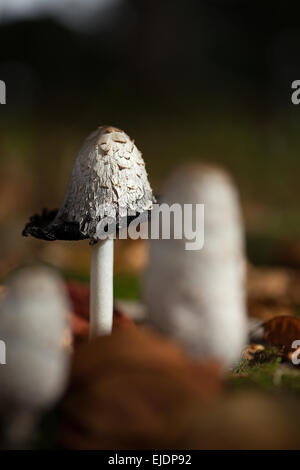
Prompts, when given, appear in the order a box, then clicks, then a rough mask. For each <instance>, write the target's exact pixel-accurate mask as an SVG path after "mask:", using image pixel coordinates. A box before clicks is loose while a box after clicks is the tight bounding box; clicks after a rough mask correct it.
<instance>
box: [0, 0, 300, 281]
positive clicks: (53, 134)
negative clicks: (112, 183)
mask: <svg viewBox="0 0 300 470" xmlns="http://www.w3.org/2000/svg"><path fill="white" fill-rule="evenodd" d="M299 12H300V9H299V7H297V4H296V3H295V4H293V2H283V1H279V2H276V3H271V2H255V1H238V0H187V1H179V0H163V1H159V0H143V1H139V0H76V1H75V0H73V1H72V0H52V1H50V0H47V1H46V0H44V1H42V0H2V1H1V2H0V79H1V80H4V81H5V82H6V86H7V104H6V105H1V106H0V163H1V164H0V198H1V199H0V200H1V205H0V241H1V243H0V278H1V277H3V276H4V275H5V274H6V273H7V272H8V271H9V270H10V269H12V268H13V267H15V266H16V265H17V264H18V263H19V262H20V261H23V260H24V259H27V258H28V257H30V256H35V257H36V256H40V257H41V258H43V259H44V260H46V261H51V262H52V261H53V260H56V261H55V263H54V264H57V265H59V266H60V267H63V268H64V269H65V270H66V271H68V270H71V271H72V270H74V271H76V272H78V273H80V272H81V271H82V272H83V273H84V276H85V275H88V274H87V273H88V259H87V256H86V254H87V250H88V247H87V244H86V243H85V242H83V243H81V244H78V245H77V246H80V247H81V248H80V249H79V248H78V247H77V246H76V247H77V248H76V249H77V252H76V253H77V255H76V257H75V256H74V255H73V252H72V249H73V244H67V243H56V244H55V245H51V244H46V243H41V242H39V241H36V240H30V241H29V240H27V239H22V238H21V235H20V233H21V230H22V228H23V225H24V224H25V222H26V220H27V219H28V217H29V215H31V214H32V213H34V212H36V211H40V209H41V208H43V207H48V208H56V207H58V206H59V204H60V202H61V201H62V197H63V193H64V189H65V187H66V183H67V179H68V175H69V173H70V171H71V167H72V163H73V161H74V158H75V156H76V153H77V151H78V149H79V147H80V145H81V143H82V141H83V139H84V138H85V137H86V135H87V134H88V133H89V132H90V131H92V130H93V129H94V128H96V127H97V126H98V125H101V124H112V125H115V126H118V127H120V128H122V129H124V130H125V131H126V132H128V134H129V135H130V136H131V137H132V138H134V139H135V141H136V143H137V145H138V147H139V148H140V149H141V150H142V152H143V154H144V158H145V160H146V163H147V169H148V172H149V176H150V180H151V182H152V185H153V187H154V190H155V191H157V190H158V189H159V186H160V183H161V182H162V181H163V179H164V178H165V177H166V176H167V175H168V173H169V172H170V171H171V169H172V168H173V167H175V166H176V165H178V164H180V163H183V162H185V161H188V160H191V159H193V160H206V161H212V162H215V163H221V164H223V165H224V166H225V167H226V168H227V169H228V170H229V171H231V172H232V174H233V176H234V177H235V180H236V182H237V184H238V187H239V189H240V192H241V198H242V202H243V208H244V215H245V221H246V227H247V239H248V250H249V256H250V259H251V261H253V262H257V263H272V262H276V263H280V262H283V261H282V260H283V258H284V253H286V252H289V248H288V249H286V246H288V247H290V246H291V244H292V247H293V249H292V251H293V250H294V251H293V253H298V252H299V253H298V255H299V258H297V256H298V255H297V256H296V255H295V256H294V255H293V256H292V257H291V256H290V258H292V260H293V261H292V262H293V263H294V264H295V263H296V264H297V263H299V265H300V261H298V260H300V249H299V244H298V237H299V235H300V216H299V210H298V208H299V204H300V192H299V189H298V188H299V183H298V180H299V168H300V161H299V151H300V133H299V131H298V128H299V125H300V106H299V107H297V106H294V105H293V104H292V103H291V94H292V90H291V83H292V81H293V80H296V79H300V58H299V48H300V25H299ZM286 244H288V245H286ZM46 245H47V246H46ZM50 245H51V246H50ZM82 247H83V248H82ZM278 247H279V248H278ZM80 250H81V251H82V252H81V251H80ZM297 250H298V251H297ZM66 253H67V254H66ZM141 256H142V255H141ZM287 257H288V256H287ZM72 263H73V264H72ZM124 263H125V264H126V259H125V261H124Z"/></svg>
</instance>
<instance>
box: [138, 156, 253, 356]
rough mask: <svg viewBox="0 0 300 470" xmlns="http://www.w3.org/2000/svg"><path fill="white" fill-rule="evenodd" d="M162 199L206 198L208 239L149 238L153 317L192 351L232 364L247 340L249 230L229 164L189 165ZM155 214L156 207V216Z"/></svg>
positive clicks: (147, 291)
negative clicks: (197, 243)
mask: <svg viewBox="0 0 300 470" xmlns="http://www.w3.org/2000/svg"><path fill="white" fill-rule="evenodd" d="M161 202H164V203H167V204H169V205H171V204H173V203H179V204H180V205H183V204H194V205H195V204H196V203H198V204H204V206H205V209H204V210H205V217H204V233H205V241H204V247H203V248H202V249H201V250H197V251H187V250H185V243H186V242H187V240H186V238H185V237H183V239H181V240H176V239H171V240H161V239H160V240H151V241H150V257H149V258H150V261H149V266H148V269H147V272H146V275H145V279H144V285H143V295H144V300H145V303H146V305H147V310H148V315H149V320H150V323H151V324H152V325H153V326H154V327H155V328H156V329H157V330H159V331H160V332H162V333H164V334H166V335H168V336H170V337H173V338H174V339H176V340H178V341H179V342H180V343H182V344H183V345H184V346H185V347H186V348H187V349H188V350H189V351H190V352H191V353H192V354H194V355H196V356H214V357H216V358H219V359H220V360H221V361H223V362H224V363H225V364H232V363H233V362H234V361H236V360H237V359H239V356H240V353H241V351H242V348H243V346H244V344H245V341H246V312H245V287H244V257H243V249H244V233H243V224H242V221H241V214H240V207H239V202H238V195H237V192H236V189H235V187H234V185H233V183H232V181H231V179H230V178H229V177H228V175H227V174H226V173H225V172H224V171H222V170H219V169H217V168H214V167H211V166H205V165H191V166H187V167H182V168H180V169H178V170H177V171H175V173H174V174H173V175H172V176H171V177H170V178H169V180H168V181H167V182H166V184H165V186H164V187H163V188H162V191H161ZM182 207H183V206H182ZM194 208H195V206H194ZM158 216H159V215H158V213H156V212H154V213H153V214H152V221H153V220H154V219H155V217H158Z"/></svg>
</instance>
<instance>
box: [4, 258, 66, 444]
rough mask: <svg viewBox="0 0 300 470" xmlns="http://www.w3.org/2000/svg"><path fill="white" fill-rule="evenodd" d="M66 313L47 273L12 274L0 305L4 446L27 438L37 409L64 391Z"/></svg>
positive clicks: (53, 279)
mask: <svg viewBox="0 0 300 470" xmlns="http://www.w3.org/2000/svg"><path fill="white" fill-rule="evenodd" d="M68 311H69V302H68V297H67V295H66V292H65V290H64V287H63V284H62V283H61V281H60V279H59V278H58V277H57V276H56V275H55V274H54V273H53V272H52V271H50V270H48V269H46V268H37V267H35V268H23V269H21V270H20V271H18V272H16V273H15V274H13V275H12V277H11V279H10V282H9V283H8V288H7V292H6V294H5V296H4V298H3V300H2V303H1V305H0V338H1V341H3V344H5V349H6V363H5V364H4V365H1V366H0V368H1V372H0V420H1V423H2V434H3V439H4V441H5V442H7V443H8V444H9V445H12V446H14V445H22V444H23V443H25V442H26V441H27V440H30V439H31V437H32V432H33V430H34V426H35V422H36V418H37V416H38V415H39V413H41V412H43V411H45V410H47V409H48V408H51V407H52V406H53V405H55V403H56V402H57V401H58V400H59V398H60V397H61V395H62V393H63V392H64V390H65V387H66V384H67V379H68V372H69V362H70V357H69V356H70V350H69V349H68V348H66V347H64V345H63V342H64V338H65V335H66V331H67V330H68V328H69V327H68V321H67V313H68Z"/></svg>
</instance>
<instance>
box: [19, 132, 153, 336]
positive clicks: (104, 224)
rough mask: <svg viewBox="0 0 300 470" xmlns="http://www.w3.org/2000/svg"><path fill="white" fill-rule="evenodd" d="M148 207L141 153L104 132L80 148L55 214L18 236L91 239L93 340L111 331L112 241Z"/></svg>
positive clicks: (121, 134)
mask: <svg viewBox="0 0 300 470" xmlns="http://www.w3.org/2000/svg"><path fill="white" fill-rule="evenodd" d="M153 201H154V198H153V195H152V190H151V187H150V184H149V182H148V178H147V173H146V169H145V163H144V160H143V158H142V155H141V153H140V151H139V150H138V149H137V147H136V145H135V144H134V142H133V141H132V140H131V139H130V138H129V137H128V135H127V134H125V132H123V131H121V130H120V129H117V128H115V127H108V126H103V127H99V128H98V129H97V130H96V131H94V132H92V134H90V136H89V137H88V138H87V139H86V140H85V142H84V143H83V146H82V147H81V149H80V151H79V153H78V155H77V158H76V160H75V163H74V166H73V169H72V173H71V177H70V180H69V184H68V187H67V190H66V193H65V198H64V201H63V204H62V206H61V208H60V210H59V211H58V213H57V214H56V213H55V212H50V213H49V212H47V211H44V212H43V213H42V216H33V217H32V218H31V220H30V222H29V224H27V225H26V227H25V229H24V231H23V235H25V236H27V235H29V234H30V235H33V236H35V237H38V238H43V239H46V240H56V239H69V240H74V239H75V240H76V239H77V240H79V239H84V238H89V239H90V242H91V245H92V249H91V280H90V289H91V296H90V299H91V300H90V318H91V328H90V331H91V334H92V335H94V334H109V333H110V332H111V329H112V318H113V243H114V240H113V238H114V237H115V234H116V232H117V231H120V230H122V229H123V228H126V227H127V225H128V224H129V223H133V222H134V221H136V222H137V223H139V222H140V221H141V214H144V215H145V218H147V217H148V211H149V210H151V209H152V203H153ZM99 240H100V242H99Z"/></svg>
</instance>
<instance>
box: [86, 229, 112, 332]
mask: <svg viewBox="0 0 300 470" xmlns="http://www.w3.org/2000/svg"><path fill="white" fill-rule="evenodd" d="M113 265H114V240H113V239H110V238H107V239H106V240H103V241H99V242H98V243H96V244H95V245H93V246H92V248H91V279H90V338H92V337H95V336H102V335H109V334H110V333H111V331H112V324H113V307H114V305H113V271H114V266H113Z"/></svg>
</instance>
